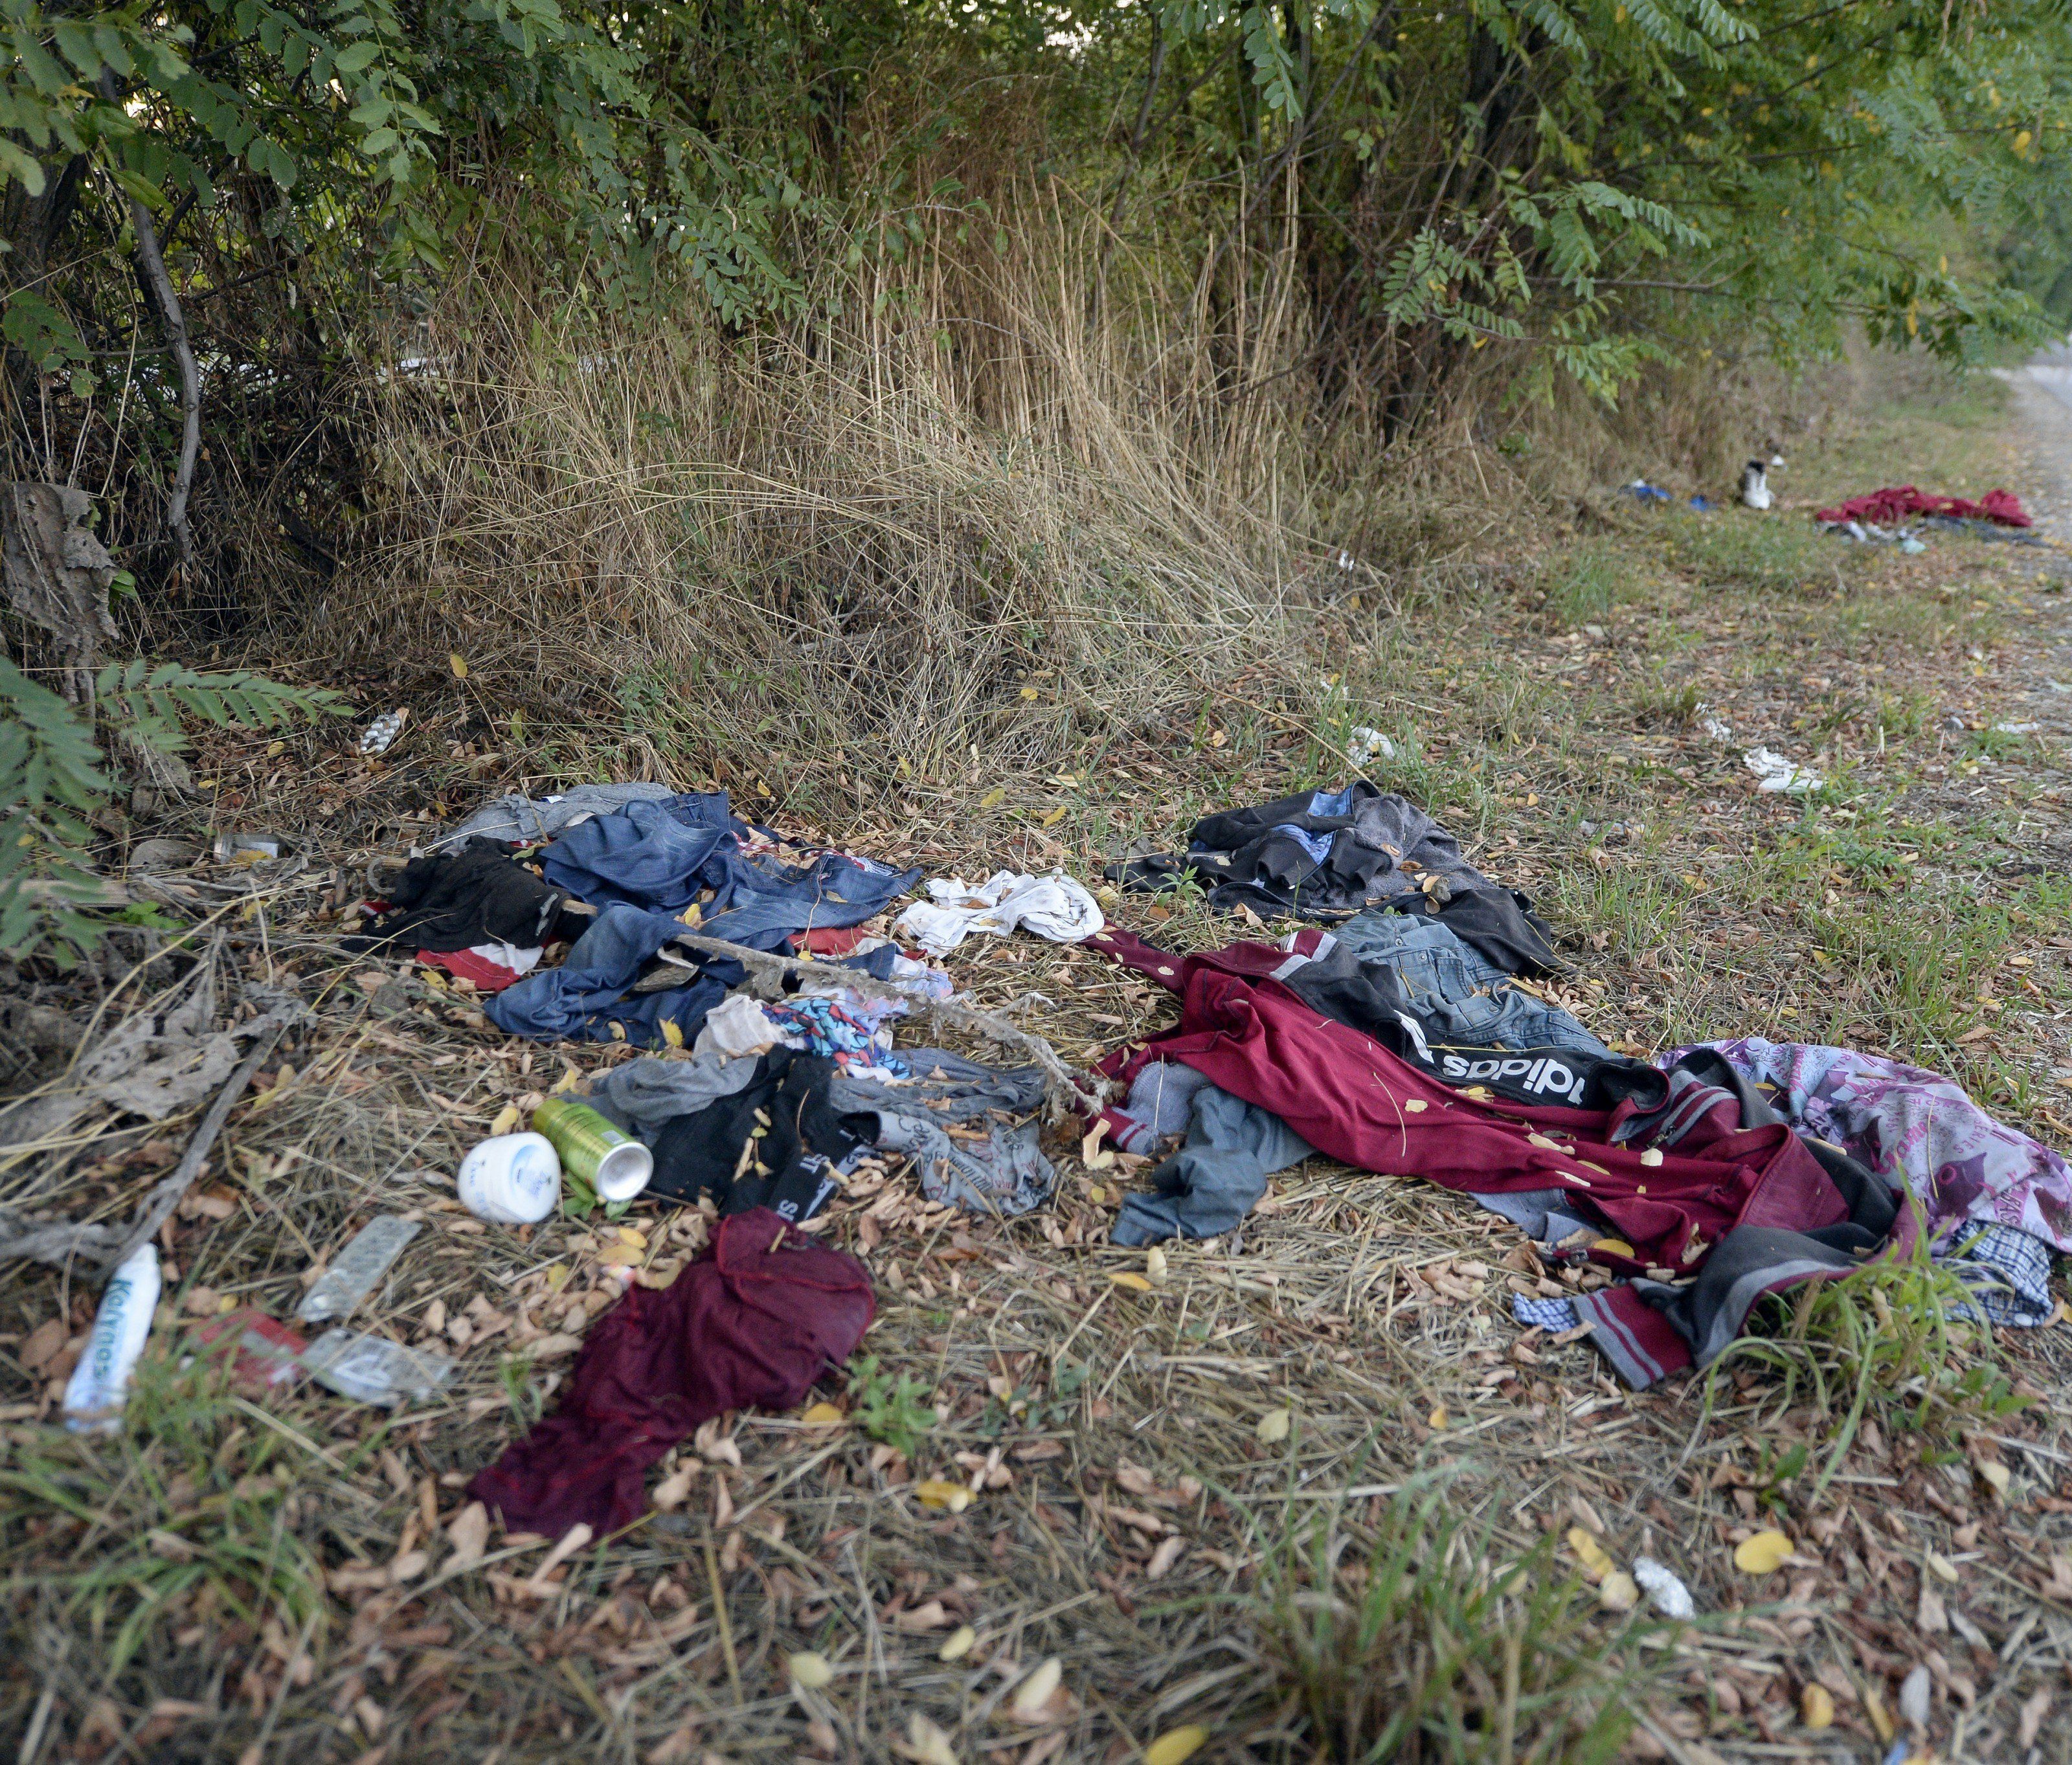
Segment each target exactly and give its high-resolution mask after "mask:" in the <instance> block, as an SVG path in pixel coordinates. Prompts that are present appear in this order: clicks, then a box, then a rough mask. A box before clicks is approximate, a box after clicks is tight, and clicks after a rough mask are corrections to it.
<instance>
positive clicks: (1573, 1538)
mask: <svg viewBox="0 0 2072 1765" xmlns="http://www.w3.org/2000/svg"><path fill="white" fill-rule="evenodd" d="M1568 1549H1570V1550H1572V1551H1573V1552H1574V1553H1576V1561H1577V1562H1579V1563H1581V1565H1583V1567H1584V1569H1585V1570H1586V1571H1587V1572H1588V1573H1589V1577H1590V1579H1591V1580H1593V1581H1601V1580H1602V1579H1603V1578H1605V1576H1607V1575H1609V1574H1614V1573H1616V1572H1617V1570H1618V1564H1616V1563H1614V1561H1612V1560H1611V1558H1610V1557H1609V1556H1607V1555H1606V1554H1605V1547H1604V1546H1603V1545H1601V1544H1599V1543H1598V1542H1597V1540H1596V1539H1594V1538H1593V1537H1591V1536H1590V1534H1589V1533H1588V1532H1586V1531H1585V1529H1584V1528H1582V1527H1581V1526H1571V1527H1570V1528H1568Z"/></svg>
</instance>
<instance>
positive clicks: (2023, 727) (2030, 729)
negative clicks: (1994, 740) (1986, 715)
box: [1993, 723, 2043, 735]
mask: <svg viewBox="0 0 2072 1765" xmlns="http://www.w3.org/2000/svg"><path fill="white" fill-rule="evenodd" d="M2042 727H2043V726H2042V725H2041V723H1996V724H1994V725H1993V728H1994V729H1995V730H1996V731H1998V732H1999V733H2000V734H2002V735H2033V734H2036V732H2037V730H2040V729H2041V728H2042Z"/></svg>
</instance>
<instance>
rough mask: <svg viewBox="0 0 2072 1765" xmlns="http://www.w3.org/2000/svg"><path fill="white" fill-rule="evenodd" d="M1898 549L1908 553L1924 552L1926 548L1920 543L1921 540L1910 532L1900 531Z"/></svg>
mask: <svg viewBox="0 0 2072 1765" xmlns="http://www.w3.org/2000/svg"><path fill="white" fill-rule="evenodd" d="M1899 549H1901V551H1903V552H1909V553H1913V552H1925V551H1926V550H1927V549H1928V548H1927V547H1926V545H1923V544H1922V542H1921V541H1919V540H1918V539H1916V538H1915V537H1914V536H1913V534H1911V533H1901V535H1900V536H1899Z"/></svg>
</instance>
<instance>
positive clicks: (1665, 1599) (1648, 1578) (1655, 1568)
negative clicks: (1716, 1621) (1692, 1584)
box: [1633, 1557, 1698, 1623]
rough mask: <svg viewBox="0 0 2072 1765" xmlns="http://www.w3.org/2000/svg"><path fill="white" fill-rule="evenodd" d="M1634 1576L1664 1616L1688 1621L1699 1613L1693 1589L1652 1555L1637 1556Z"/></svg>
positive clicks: (1681, 1621) (1656, 1608) (1682, 1621)
mask: <svg viewBox="0 0 2072 1765" xmlns="http://www.w3.org/2000/svg"><path fill="white" fill-rule="evenodd" d="M1633 1578H1634V1580H1635V1581H1636V1582H1638V1583H1639V1584H1640V1588H1641V1590H1642V1592H1643V1593H1645V1594H1646V1595H1647V1597H1648V1599H1649V1600H1650V1602H1651V1603H1652V1604H1653V1605H1654V1607H1655V1610H1656V1611H1659V1613H1661V1614H1662V1615H1663V1617H1664V1618H1670V1619H1676V1620H1677V1621H1679V1623H1688V1621H1689V1620H1690V1619H1693V1618H1695V1617H1696V1616H1697V1615H1698V1609H1697V1607H1696V1606H1695V1605H1694V1604H1692V1599H1691V1590H1690V1589H1689V1588H1688V1587H1686V1586H1684V1585H1683V1582H1682V1581H1681V1580H1680V1579H1679V1578H1678V1577H1677V1576H1676V1575H1675V1574H1673V1573H1672V1572H1671V1570H1667V1569H1666V1568H1664V1567H1663V1565H1661V1564H1660V1563H1658V1562H1657V1561H1655V1559H1654V1558H1653V1557H1635V1558H1634V1564H1633Z"/></svg>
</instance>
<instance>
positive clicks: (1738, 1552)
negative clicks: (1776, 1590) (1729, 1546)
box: [1734, 1528, 1798, 1575]
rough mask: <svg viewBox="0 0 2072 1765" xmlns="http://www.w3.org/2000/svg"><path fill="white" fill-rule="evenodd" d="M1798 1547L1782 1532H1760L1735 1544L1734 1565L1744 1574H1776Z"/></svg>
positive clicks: (1772, 1530)
mask: <svg viewBox="0 0 2072 1765" xmlns="http://www.w3.org/2000/svg"><path fill="white" fill-rule="evenodd" d="M1797 1549H1798V1547H1797V1546H1796V1545H1794V1544H1793V1543H1792V1542H1791V1541H1790V1539H1789V1538H1786V1537H1785V1536H1784V1534H1783V1533H1781V1532H1778V1531H1776V1530H1774V1528H1773V1529H1771V1530H1769V1531H1766V1532H1759V1533H1756V1534H1754V1535H1753V1537H1748V1538H1744V1539H1743V1540H1742V1541H1741V1542H1740V1543H1739V1544H1738V1545H1735V1546H1734V1567H1735V1568H1737V1569H1738V1570H1740V1571H1741V1573H1742V1574H1744V1575H1769V1574H1775V1573H1776V1571H1777V1570H1779V1569H1781V1568H1782V1567H1783V1566H1784V1560H1785V1558H1786V1557H1790V1556H1792V1555H1794V1554H1795V1553H1796V1551H1797Z"/></svg>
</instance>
